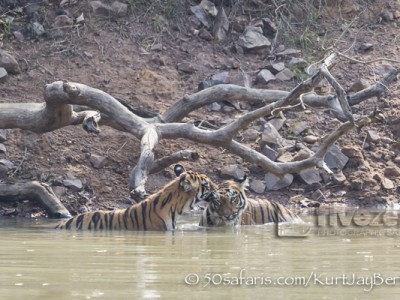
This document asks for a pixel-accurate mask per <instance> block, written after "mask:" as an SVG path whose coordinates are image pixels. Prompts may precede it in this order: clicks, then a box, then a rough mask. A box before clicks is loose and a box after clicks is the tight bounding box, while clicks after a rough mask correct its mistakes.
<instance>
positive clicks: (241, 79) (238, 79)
mask: <svg viewBox="0 0 400 300" xmlns="http://www.w3.org/2000/svg"><path fill="white" fill-rule="evenodd" d="M230 83H231V84H235V85H239V86H244V87H251V82H250V77H249V75H247V74H245V73H242V72H241V73H238V74H236V75H233V76H232V78H231V80H230Z"/></svg>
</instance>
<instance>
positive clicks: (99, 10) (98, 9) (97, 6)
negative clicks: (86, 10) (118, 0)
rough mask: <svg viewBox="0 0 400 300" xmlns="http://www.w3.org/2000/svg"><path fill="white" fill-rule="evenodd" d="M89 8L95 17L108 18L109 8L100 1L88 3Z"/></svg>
mask: <svg viewBox="0 0 400 300" xmlns="http://www.w3.org/2000/svg"><path fill="white" fill-rule="evenodd" d="M89 4H90V7H91V8H92V11H93V13H94V14H95V15H103V16H110V15H111V6H109V5H107V4H105V3H103V2H101V1H90V3H89Z"/></svg>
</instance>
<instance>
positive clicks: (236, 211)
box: [205, 177, 247, 226]
mask: <svg viewBox="0 0 400 300" xmlns="http://www.w3.org/2000/svg"><path fill="white" fill-rule="evenodd" d="M246 185H247V180H246V177H245V178H244V179H243V180H241V181H235V180H230V181H226V182H224V183H222V184H220V185H218V186H217V188H216V189H214V190H213V191H212V192H211V193H210V195H209V196H208V197H207V201H209V202H210V204H209V206H208V208H207V210H208V212H205V214H207V213H209V214H210V216H209V217H210V218H211V222H212V223H213V224H212V225H214V226H232V225H237V224H239V223H240V218H241V215H242V213H243V211H244V210H245V209H246V206H247V198H246V195H245V193H244V189H245V187H246Z"/></svg>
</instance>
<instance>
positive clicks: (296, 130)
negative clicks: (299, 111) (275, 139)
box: [288, 121, 309, 135]
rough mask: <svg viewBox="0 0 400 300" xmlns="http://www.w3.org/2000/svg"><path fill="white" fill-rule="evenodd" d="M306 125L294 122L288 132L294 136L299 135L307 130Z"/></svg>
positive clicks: (305, 123)
mask: <svg viewBox="0 0 400 300" xmlns="http://www.w3.org/2000/svg"><path fill="white" fill-rule="evenodd" d="M308 128H309V126H308V123H307V122H304V121H300V122H295V123H294V124H292V125H291V126H290V127H289V129H288V131H289V132H291V133H293V134H294V135H299V134H300V133H302V132H303V131H304V130H306V129H308Z"/></svg>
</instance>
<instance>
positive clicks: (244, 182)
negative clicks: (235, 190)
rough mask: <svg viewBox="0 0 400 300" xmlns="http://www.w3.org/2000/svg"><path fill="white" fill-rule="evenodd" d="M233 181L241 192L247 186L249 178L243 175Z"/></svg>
mask: <svg viewBox="0 0 400 300" xmlns="http://www.w3.org/2000/svg"><path fill="white" fill-rule="evenodd" d="M235 181H236V182H237V183H239V187H240V188H242V189H243V190H244V189H245V188H247V187H248V186H249V177H247V175H244V176H243V178H241V179H237V180H235Z"/></svg>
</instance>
